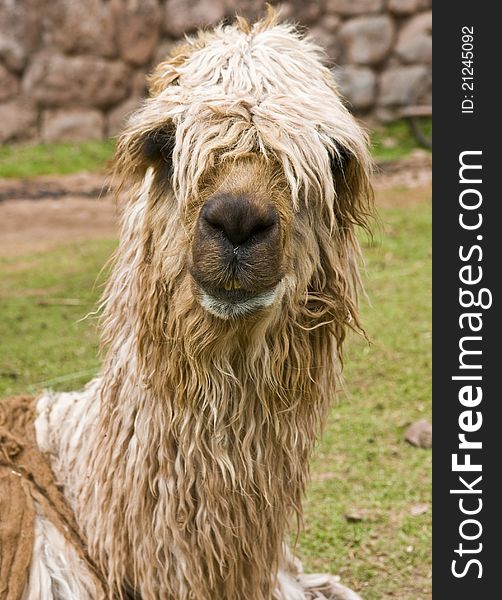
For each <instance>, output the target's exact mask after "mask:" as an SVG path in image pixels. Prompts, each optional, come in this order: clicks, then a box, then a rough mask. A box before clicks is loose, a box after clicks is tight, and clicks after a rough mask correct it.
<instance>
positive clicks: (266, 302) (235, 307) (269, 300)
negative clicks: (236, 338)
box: [200, 285, 279, 319]
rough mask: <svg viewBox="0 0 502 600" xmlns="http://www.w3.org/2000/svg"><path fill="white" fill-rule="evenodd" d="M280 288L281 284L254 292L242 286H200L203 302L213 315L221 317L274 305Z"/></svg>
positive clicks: (234, 316)
mask: <svg viewBox="0 0 502 600" xmlns="http://www.w3.org/2000/svg"><path fill="white" fill-rule="evenodd" d="M278 289H279V285H276V286H274V287H273V288H271V289H269V290H266V291H262V292H252V291H249V290H245V289H242V288H241V289H237V290H236V289H234V290H226V289H225V288H212V289H211V290H209V289H204V288H200V291H201V296H202V297H201V304H202V306H203V307H204V308H205V309H206V310H207V311H208V312H209V313H211V314H212V315H215V316H217V317H219V318H221V319H233V318H238V317H243V316H245V315H249V314H251V313H253V312H256V311H257V310H260V309H262V308H266V307H267V306H270V305H272V304H273V303H274V302H275V301H276V299H277V296H278Z"/></svg>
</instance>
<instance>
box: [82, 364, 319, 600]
mask: <svg viewBox="0 0 502 600" xmlns="http://www.w3.org/2000/svg"><path fill="white" fill-rule="evenodd" d="M125 354H127V352H125ZM170 359H171V362H174V363H176V360H175V359H173V357H172V356H171V357H170ZM238 363H239V361H237V362H236V364H234V365H233V369H234V371H233V373H231V374H229V373H226V374H223V375H222V373H221V365H220V366H219V367H217V368H215V370H214V371H212V369H208V371H209V372H208V373H206V374H205V377H204V381H202V380H200V374H199V376H196V375H195V374H194V372H193V369H192V368H191V367H190V366H189V365H184V368H183V366H182V365H181V364H177V365H175V368H174V369H173V372H172V374H171V375H169V374H168V375H167V376H165V378H164V384H163V386H159V385H154V386H150V387H145V383H144V377H140V376H139V374H138V373H140V371H139V370H138V369H137V366H136V365H135V364H133V361H129V362H128V363H124V364H123V365H122V366H121V367H119V366H118V365H117V364H115V365H114V368H113V369H112V368H111V365H110V364H109V365H108V367H105V373H104V376H103V378H102V379H101V380H100V381H99V384H98V387H97V389H96V395H97V396H98V398H99V401H100V403H101V406H100V412H99V413H97V414H96V416H95V417H92V418H90V419H89V422H88V423H87V425H88V435H87V437H85V439H86V443H87V448H86V449H84V451H83V452H80V450H79V452H80V459H79V460H80V465H81V470H80V473H79V481H78V482H75V484H74V491H72V492H71V495H72V496H73V497H74V498H75V502H74V506H75V510H76V513H77V518H78V519H79V522H80V523H83V530H84V535H85V536H86V538H87V539H88V543H89V548H90V551H91V553H92V555H93V556H94V558H95V559H96V560H97V561H98V562H100V563H101V564H102V567H103V570H104V572H106V573H108V574H109V577H110V583H111V584H113V585H115V586H117V587H119V588H120V587H124V584H125V585H128V586H130V587H132V588H134V589H136V591H137V592H138V593H139V594H140V596H141V597H142V598H144V599H145V600H149V599H150V598H151V599H152V600H153V599H154V598H159V597H163V598H164V597H165V598H172V599H173V600H174V599H176V600H184V599H185V598H186V599H188V598H196V599H197V600H199V599H200V600H209V599H212V598H216V597H217V598H221V599H222V600H240V599H242V600H244V599H247V598H249V593H250V590H252V591H253V592H252V593H253V598H254V599H255V600H270V599H271V598H272V595H273V589H274V586H275V574H276V572H277V568H278V565H279V562H280V561H281V558H282V550H281V546H282V543H283V541H284V536H285V534H286V531H287V528H288V525H289V523H290V520H291V518H292V516H293V514H294V513H297V514H298V515H299V513H300V510H301V509H300V503H301V497H302V494H303V491H304V488H305V484H306V481H307V477H308V458H309V456H310V453H311V450H312V447H313V444H314V441H315V435H316V433H317V432H318V429H319V427H320V420H321V419H322V415H323V414H324V412H325V404H326V402H325V397H326V396H325V394H324V393H320V392H322V390H319V389H318V386H316V385H313V384H312V382H310V385H307V382H306V381H304V382H303V387H301V388H299V389H302V397H301V398H293V397H290V398H289V399H288V398H287V397H285V396H284V394H279V393H278V390H279V389H280V388H279V387H277V386H276V387H271V386H270V385H269V386H268V389H267V386H265V387H264V386H263V385H262V384H258V383H256V382H254V381H252V380H251V379H250V377H249V373H247V372H246V369H245V368H244V367H245V365H243V364H241V365H239V364H238ZM227 366H228V365H227ZM238 369H240V372H239V371H238ZM312 388H316V389H312ZM197 390H203V392H202V393H197ZM70 462H71V461H70Z"/></svg>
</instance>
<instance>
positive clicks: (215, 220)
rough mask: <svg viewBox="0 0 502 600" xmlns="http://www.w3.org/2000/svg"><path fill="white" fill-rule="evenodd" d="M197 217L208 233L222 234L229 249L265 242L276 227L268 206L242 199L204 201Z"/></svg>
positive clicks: (219, 198)
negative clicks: (262, 240) (228, 244)
mask: <svg viewBox="0 0 502 600" xmlns="http://www.w3.org/2000/svg"><path fill="white" fill-rule="evenodd" d="M201 218H202V219H203V221H204V223H205V225H206V228H207V229H209V231H210V232H211V233H213V234H214V233H217V234H218V235H222V236H223V237H224V238H225V239H226V240H228V241H229V242H230V243H231V244H232V245H233V246H241V245H243V244H245V243H250V242H253V241H259V240H260V239H265V238H266V237H267V236H268V235H269V234H271V233H272V232H273V230H274V228H275V225H276V224H277V213H276V210H275V207H274V206H273V204H272V203H270V202H265V203H264V202H257V201H253V200H251V199H250V198H248V197H246V196H230V195H223V196H218V197H216V198H211V199H210V200H208V201H207V202H206V205H205V206H204V208H203V210H202V212H201Z"/></svg>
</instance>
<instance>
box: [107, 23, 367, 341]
mask: <svg viewBox="0 0 502 600" xmlns="http://www.w3.org/2000/svg"><path fill="white" fill-rule="evenodd" d="M275 21H276V17H275V14H273V13H272V12H271V13H270V14H269V15H268V17H267V18H266V19H264V20H263V21H260V22H258V23H257V24H255V25H254V26H250V25H249V24H248V23H247V22H246V21H244V20H243V19H238V20H237V22H236V23H235V24H234V25H231V26H221V27H219V28H217V29H216V30H214V31H212V32H202V33H199V35H198V37H196V38H194V39H191V40H188V42H187V43H186V44H185V45H183V46H181V47H179V48H177V49H176V50H175V51H174V52H173V55H172V57H171V58H170V59H169V60H167V61H166V62H163V63H161V64H160V65H159V66H158V67H157V69H156V71H155V72H154V74H153V75H152V77H151V78H150V97H149V98H148V99H147V100H146V101H145V102H144V105H143V106H142V108H141V109H140V110H139V111H138V112H137V113H136V114H135V115H133V117H132V118H131V119H130V121H129V124H128V126H127V129H126V131H125V132H124V133H123V135H122V136H121V138H120V141H119V144H118V148H117V155H116V162H115V165H116V171H117V173H118V174H119V176H120V178H121V181H122V189H124V188H125V187H126V186H127V185H129V182H131V180H132V181H134V180H136V181H137V182H138V185H140V186H141V192H140V193H139V194H138V195H139V198H140V200H139V201H137V202H139V204H140V206H137V207H136V208H134V207H133V206H131V207H130V210H129V213H130V215H132V214H134V219H135V225H134V226H135V228H136V229H135V231H136V233H135V238H136V241H135V242H134V243H141V244H142V250H141V252H142V255H143V259H144V265H143V267H144V269H143V274H144V275H145V274H146V273H148V275H147V276H146V275H145V276H144V277H143V280H142V284H141V286H142V290H143V292H144V293H146V294H149V298H151V297H152V296H153V295H154V294H155V293H160V292H165V293H166V294H168V295H169V296H170V298H172V297H173V296H175V297H176V298H175V304H176V306H177V307H180V306H181V305H183V307H185V308H186V307H190V310H191V311H192V313H193V314H195V313H197V314H198V318H199V319H209V320H212V323H213V327H220V328H225V327H227V328H230V329H232V330H233V331H235V328H236V327H241V328H246V327H247V328H249V325H250V323H254V324H256V323H257V322H265V321H267V322H270V323H272V322H276V321H277V319H279V318H281V317H284V316H285V315H289V316H290V317H292V318H293V319H296V320H297V321H298V322H301V323H302V324H303V326H306V327H309V328H310V327H316V326H317V325H318V324H319V323H321V322H330V323H335V324H336V327H335V329H336V331H337V332H338V337H341V336H342V335H343V334H342V331H343V330H344V328H345V326H346V325H347V324H348V323H352V325H354V324H357V311H356V304H355V297H356V294H357V287H358V274H357V257H358V244H357V240H356V237H355V233H354V228H355V226H357V225H362V226H366V224H367V218H368V214H369V210H370V202H371V190H370V185H369V172H370V167H371V161H370V159H369V155H368V151H367V140H366V137H365V135H364V133H363V132H362V131H361V129H360V128H359V126H358V125H357V124H356V122H355V120H354V119H353V118H352V116H351V115H350V114H349V112H348V111H347V109H346V108H345V106H344V105H343V103H342V100H341V99H340V97H339V94H338V92H337V89H336V86H335V84H334V81H333V78H332V76H331V74H330V72H329V70H328V69H327V68H326V67H324V66H323V65H322V62H321V52H320V50H319V49H318V48H317V47H316V46H315V45H314V44H313V43H312V42H310V41H308V40H306V39H303V38H302V37H301V36H300V35H299V34H298V33H297V32H296V31H295V30H294V28H293V27H292V26H290V25H284V24H280V25H278V24H276V22H275ZM139 182H141V183H139ZM131 219H132V217H130V216H129V217H128V221H129V222H130V221H131ZM138 240H140V241H138ZM145 277H146V279H148V281H149V282H150V286H153V287H154V288H155V289H156V290H157V292H156V291H155V290H154V289H153V288H152V289H147V288H148V287H149V284H148V282H147V281H146V280H145ZM149 304H150V305H151V301H149ZM159 304H162V302H159Z"/></svg>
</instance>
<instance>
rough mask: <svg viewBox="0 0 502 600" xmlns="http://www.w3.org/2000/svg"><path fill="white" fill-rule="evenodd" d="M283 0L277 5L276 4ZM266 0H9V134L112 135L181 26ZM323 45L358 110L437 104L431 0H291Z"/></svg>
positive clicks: (2, 5) (4, 29)
mask: <svg viewBox="0 0 502 600" xmlns="http://www.w3.org/2000/svg"><path fill="white" fill-rule="evenodd" d="M272 3H274V2H272ZM264 4H265V3H264V1H262V0H0V143H2V142H15V141H23V140H43V141H54V140H80V139H101V138H104V137H106V136H109V135H115V134H116V133H117V132H118V131H119V130H120V128H121V127H122V124H123V122H124V119H125V117H126V116H127V115H128V114H130V112H131V111H132V110H133V109H134V108H135V107H136V106H137V104H138V101H139V99H140V98H141V96H142V95H144V93H145V74H146V73H147V72H148V71H150V70H151V68H152V66H154V65H155V64H156V63H157V62H159V61H160V60H162V59H163V58H165V56H166V55H167V53H168V51H169V49H170V48H171V47H172V46H173V45H174V44H175V43H176V40H178V39H180V38H181V37H182V36H183V34H184V33H189V32H192V31H194V30H195V29H197V28H198V27H201V26H207V25H210V24H212V23H216V22H218V21H220V20H221V19H223V18H225V17H228V16H231V15H232V14H235V11H236V10H237V11H238V12H239V13H240V14H243V15H246V16H250V17H255V16H256V15H258V14H260V13H261V12H262V11H263V7H264ZM281 5H282V13H283V15H284V16H285V17H287V18H291V19H294V20H295V21H297V22H299V23H300V24H301V25H303V26H306V27H307V28H308V29H309V30H310V32H311V34H312V35H313V36H314V37H315V38H316V39H317V40H318V41H319V42H320V43H321V44H322V45H323V46H324V47H325V48H326V50H327V55H328V60H329V63H330V64H331V65H332V66H333V67H334V68H333V73H334V76H335V78H336V79H337V80H338V82H339V84H340V87H341V89H342V91H343V93H344V94H345V95H346V97H347V99H348V101H349V103H350V105H351V106H352V109H353V110H354V111H355V112H357V113H360V114H363V115H371V116H374V117H376V118H378V119H392V118H394V117H396V116H397V115H398V114H399V109H400V108H401V107H402V106H405V105H407V104H410V103H415V102H416V101H417V100H418V96H421V98H420V100H421V101H422V102H429V101H430V97H429V96H430V71H431V50H432V40H431V31H432V16H431V0H285V1H283V2H281Z"/></svg>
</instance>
